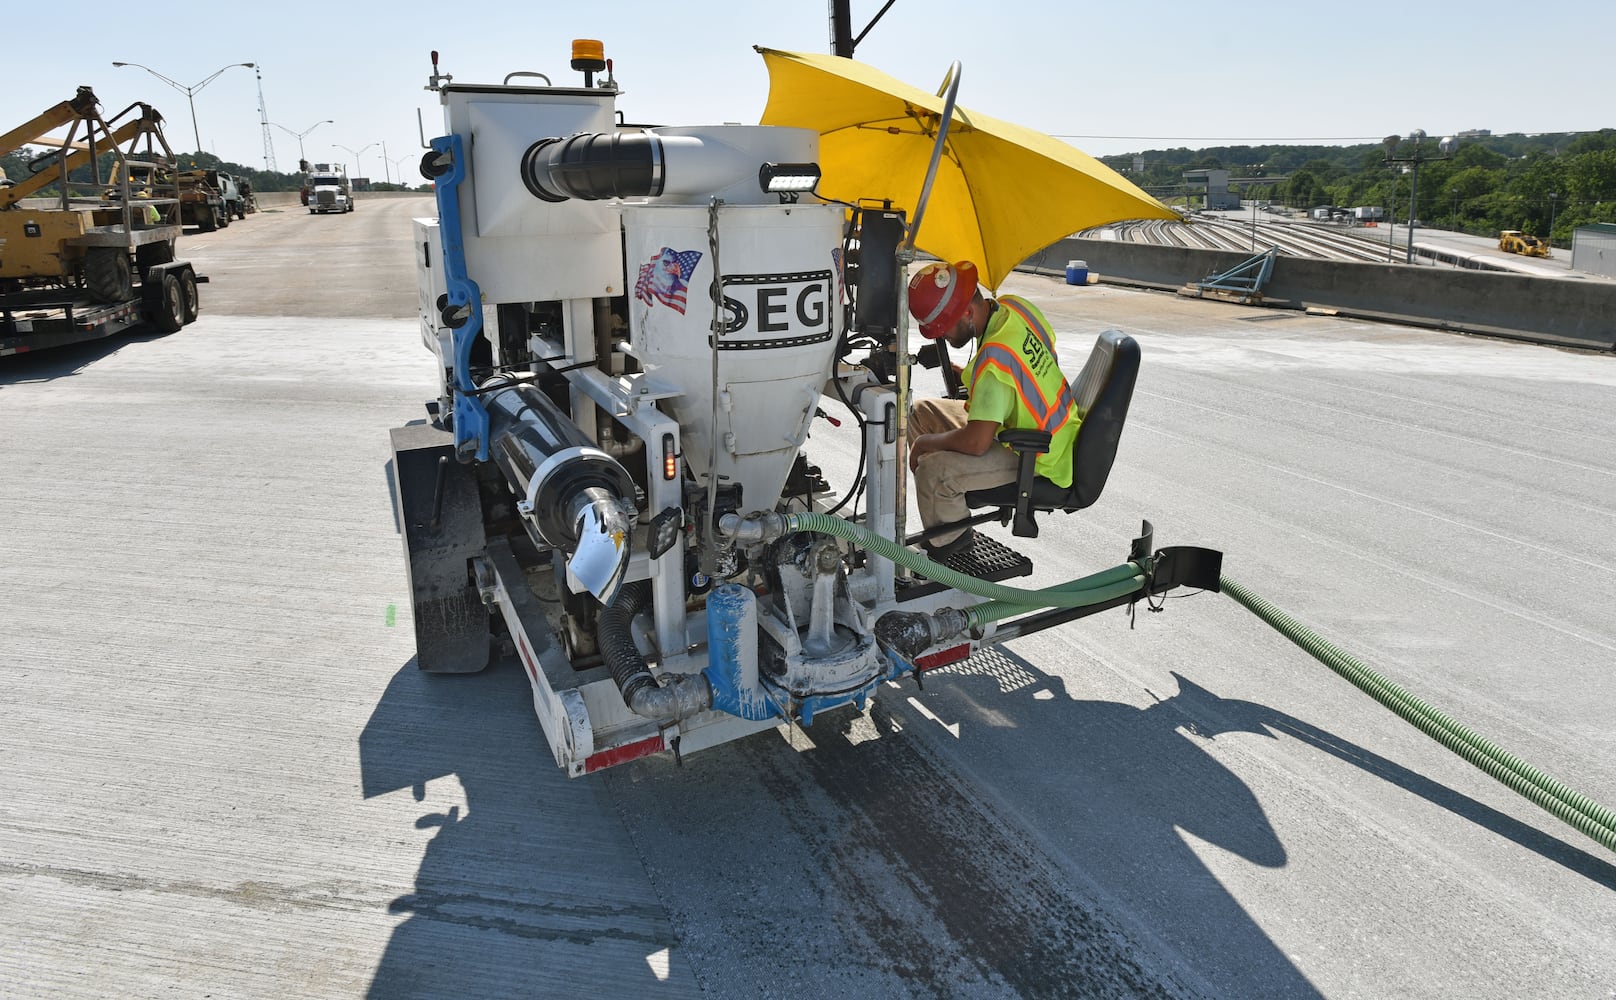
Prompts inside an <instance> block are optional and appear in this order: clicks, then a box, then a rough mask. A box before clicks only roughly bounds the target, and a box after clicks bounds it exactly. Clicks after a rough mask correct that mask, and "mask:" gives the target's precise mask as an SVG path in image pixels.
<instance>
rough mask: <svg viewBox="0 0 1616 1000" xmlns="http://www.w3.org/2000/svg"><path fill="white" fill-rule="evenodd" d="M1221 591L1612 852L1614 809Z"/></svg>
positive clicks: (1234, 587)
mask: <svg viewBox="0 0 1616 1000" xmlns="http://www.w3.org/2000/svg"><path fill="white" fill-rule="evenodd" d="M1221 585H1222V589H1223V592H1224V593H1225V594H1228V595H1229V596H1230V597H1232V598H1234V599H1235V600H1236V601H1238V602H1239V603H1240V604H1241V605H1242V606H1243V607H1245V608H1246V609H1247V610H1249V611H1250V612H1251V613H1252V614H1255V615H1256V616H1257V617H1258V618H1261V619H1262V620H1263V621H1265V622H1267V623H1268V624H1269V625H1271V626H1272V627H1273V628H1274V629H1275V630H1276V631H1278V632H1279V633H1280V634H1281V635H1283V636H1285V637H1286V638H1287V639H1289V640H1291V641H1292V642H1294V643H1295V644H1296V645H1298V646H1300V647H1301V648H1302V649H1304V650H1306V651H1307V652H1308V653H1310V654H1311V655H1312V656H1313V657H1314V658H1315V659H1317V660H1318V661H1319V662H1321V663H1323V664H1324V665H1325V666H1327V667H1329V668H1330V669H1331V670H1334V671H1335V672H1336V673H1338V674H1340V675H1341V676H1342V677H1344V678H1346V679H1347V680H1348V681H1350V682H1351V683H1352V684H1353V685H1354V686H1355V687H1357V688H1358V689H1359V690H1361V691H1363V692H1364V693H1366V694H1368V695H1369V696H1370V697H1372V698H1374V699H1375V700H1376V701H1378V702H1380V703H1381V704H1382V705H1384V706H1386V707H1387V708H1389V709H1391V710H1392V711H1393V712H1396V713H1397V714H1398V715H1399V716H1400V717H1401V718H1402V719H1403V720H1404V721H1406V722H1408V723H1410V724H1411V725H1413V726H1414V727H1415V728H1417V729H1419V730H1420V731H1421V732H1423V733H1425V734H1426V735H1427V736H1429V737H1431V738H1432V739H1434V740H1436V741H1437V742H1438V743H1441V744H1442V745H1443V746H1445V747H1447V748H1448V749H1449V750H1451V751H1453V752H1454V753H1456V754H1458V755H1459V756H1460V757H1463V758H1464V759H1465V760H1467V761H1469V762H1470V763H1471V764H1473V765H1475V766H1476V767H1477V768H1480V769H1481V770H1482V771H1484V772H1486V773H1487V774H1489V775H1491V776H1492V777H1494V778H1495V779H1497V780H1498V781H1499V782H1501V783H1503V784H1504V785H1506V786H1508V787H1509V788H1510V789H1512V790H1513V791H1515V792H1516V793H1518V794H1519V795H1521V796H1523V797H1524V798H1526V799H1527V800H1528V801H1530V802H1532V803H1533V804H1535V805H1537V806H1538V807H1540V808H1542V809H1543V810H1545V811H1546V812H1548V813H1550V814H1551V815H1553V816H1555V817H1556V818H1558V819H1560V820H1562V821H1564V822H1565V823H1568V824H1569V825H1571V826H1573V827H1575V828H1576V829H1577V830H1578V831H1580V832H1582V833H1583V834H1585V835H1587V836H1588V837H1591V838H1592V839H1594V840H1596V841H1598V842H1599V843H1600V844H1602V845H1604V846H1605V847H1607V848H1609V849H1610V850H1612V851H1616V812H1612V811H1611V810H1610V809H1608V808H1606V807H1604V806H1602V805H1600V804H1598V803H1597V802H1594V801H1593V800H1592V799H1589V798H1588V797H1587V796H1584V795H1581V794H1579V793H1577V792H1574V791H1572V790H1571V789H1569V788H1567V787H1566V786H1565V785H1563V784H1561V783H1560V782H1558V781H1556V780H1554V779H1553V778H1551V777H1549V776H1548V775H1546V774H1544V773H1543V772H1542V771H1540V770H1538V769H1537V768H1535V767H1533V766H1532V765H1530V764H1528V763H1526V762H1525V761H1523V760H1521V759H1520V758H1519V757H1517V756H1515V755H1514V754H1512V753H1510V752H1509V751H1507V750H1505V749H1503V748H1502V747H1500V746H1498V745H1497V744H1495V743H1493V742H1491V741H1490V740H1488V739H1486V738H1485V737H1483V736H1481V735H1480V734H1478V733H1476V732H1475V731H1473V730H1471V729H1470V728H1469V727H1467V726H1465V725H1463V724H1461V723H1459V722H1457V721H1455V720H1454V719H1452V718H1450V717H1449V716H1447V715H1445V714H1443V713H1442V712H1440V711H1438V710H1437V709H1435V708H1433V707H1432V706H1430V705H1428V704H1427V703H1425V702H1424V701H1421V700H1420V699H1419V698H1417V697H1415V696H1414V695H1413V694H1411V693H1409V692H1408V691H1407V690H1405V689H1403V688H1401V687H1399V686H1398V685H1396V684H1394V683H1392V682H1391V681H1389V680H1387V679H1386V678H1385V677H1382V676H1381V675H1380V674H1378V673H1376V672H1375V671H1374V670H1371V669H1370V668H1369V667H1367V666H1365V665H1364V664H1363V663H1362V662H1360V661H1358V660H1356V659H1354V658H1353V657H1351V656H1349V655H1347V654H1346V653H1345V652H1343V651H1342V650H1340V649H1339V648H1338V647H1336V646H1335V645H1334V644H1332V643H1330V642H1329V641H1328V640H1326V639H1324V638H1323V637H1321V636H1320V635H1319V634H1318V633H1316V632H1314V631H1313V630H1312V629H1310V628H1308V627H1307V626H1305V625H1303V624H1301V623H1300V622H1298V621H1297V620H1296V619H1294V618H1292V617H1291V616H1290V615H1288V614H1286V613H1285V612H1284V611H1281V610H1280V609H1278V608H1277V607H1275V606H1274V605H1272V604H1270V603H1269V602H1267V601H1265V600H1263V599H1262V598H1261V597H1258V596H1257V595H1256V594H1253V593H1252V592H1251V591H1249V590H1247V589H1246V588H1245V587H1243V586H1241V585H1240V584H1239V583H1237V582H1235V581H1234V580H1231V579H1229V578H1228V577H1226V576H1225V577H1223V578H1222V580H1221Z"/></svg>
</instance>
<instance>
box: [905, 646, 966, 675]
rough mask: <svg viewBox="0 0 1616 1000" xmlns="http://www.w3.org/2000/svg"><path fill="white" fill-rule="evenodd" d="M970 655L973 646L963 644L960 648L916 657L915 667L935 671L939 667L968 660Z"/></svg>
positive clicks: (954, 647) (941, 650)
mask: <svg viewBox="0 0 1616 1000" xmlns="http://www.w3.org/2000/svg"><path fill="white" fill-rule="evenodd" d="M970 655H971V644H970V643H968V642H962V643H960V644H959V645H958V646H950V647H948V648H947V649H939V650H938V651H937V652H935V653H927V654H926V655H925V656H918V657H916V658H915V666H916V667H918V668H919V669H921V670H935V669H936V668H938V667H943V666H947V665H948V664H950V663H958V662H959V661H961V660H964V659H968V658H969V657H970Z"/></svg>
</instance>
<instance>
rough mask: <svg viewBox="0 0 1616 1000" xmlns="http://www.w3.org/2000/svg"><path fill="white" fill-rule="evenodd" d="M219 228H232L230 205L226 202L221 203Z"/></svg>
mask: <svg viewBox="0 0 1616 1000" xmlns="http://www.w3.org/2000/svg"><path fill="white" fill-rule="evenodd" d="M219 228H220V229H229V228H230V206H229V205H226V204H225V203H224V202H220V203H219Z"/></svg>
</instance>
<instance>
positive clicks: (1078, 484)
mask: <svg viewBox="0 0 1616 1000" xmlns="http://www.w3.org/2000/svg"><path fill="white" fill-rule="evenodd" d="M1138 378H1139V342H1138V341H1136V340H1134V339H1133V338H1132V337H1130V336H1128V335H1127V334H1125V333H1123V332H1122V331H1121V330H1107V331H1105V332H1104V333H1102V334H1100V337H1099V339H1098V340H1096V341H1095V342H1094V350H1093V351H1090V352H1089V359H1088V361H1087V363H1085V364H1084V365H1083V373H1082V374H1081V375H1079V376H1078V377H1077V381H1076V383H1074V384H1073V386H1072V392H1073V395H1074V396H1076V397H1077V412H1078V415H1079V416H1081V417H1082V418H1083V423H1082V424H1081V425H1080V426H1079V427H1078V429H1077V440H1076V441H1074V442H1073V443H1072V485H1071V486H1070V487H1065V488H1063V487H1060V486H1056V485H1055V484H1054V483H1052V482H1050V481H1049V480H1048V479H1045V478H1044V477H1042V476H1039V475H1036V474H1035V473H1034V467H1035V466H1036V464H1037V461H1038V456H1039V455H1042V454H1044V453H1045V452H1047V451H1049V440H1050V435H1049V434H1048V433H1047V432H1045V431H1017V430H1002V431H1000V432H999V435H998V440H999V443H1001V444H1003V445H1006V446H1008V447H1009V448H1010V449H1011V450H1012V451H1014V452H1015V453H1016V454H1017V455H1019V456H1020V459H1021V461H1020V465H1019V466H1018V467H1017V472H1016V481H1015V482H1013V483H1006V484H1004V485H1003V486H995V487H993V488H992V489H986V490H971V491H970V492H968V493H966V494H965V502H966V504H967V505H969V506H971V507H997V508H999V511H998V513H999V519H1000V521H1001V523H1002V522H1003V521H1005V520H1013V527H1012V528H1011V531H1012V532H1013V533H1014V534H1016V535H1018V536H1021V537H1023V538H1036V537H1037V536H1038V523H1037V521H1036V520H1035V519H1034V512H1035V511H1053V510H1064V511H1066V512H1067V513H1070V512H1072V511H1074V510H1082V509H1083V508H1084V507H1087V506H1089V505H1090V504H1092V503H1094V501H1096V500H1098V499H1100V492H1101V491H1102V490H1104V489H1105V481H1106V478H1107V477H1108V476H1110V475H1111V463H1112V461H1113V460H1114V459H1115V458H1116V457H1117V443H1118V442H1119V441H1120V440H1121V439H1122V424H1123V422H1124V421H1126V420H1127V419H1128V404H1129V403H1131V402H1132V401H1133V386H1134V382H1135V381H1136V380H1137V379H1138ZM988 519H990V518H980V517H978V518H972V519H971V523H977V522H978V521H980V520H988Z"/></svg>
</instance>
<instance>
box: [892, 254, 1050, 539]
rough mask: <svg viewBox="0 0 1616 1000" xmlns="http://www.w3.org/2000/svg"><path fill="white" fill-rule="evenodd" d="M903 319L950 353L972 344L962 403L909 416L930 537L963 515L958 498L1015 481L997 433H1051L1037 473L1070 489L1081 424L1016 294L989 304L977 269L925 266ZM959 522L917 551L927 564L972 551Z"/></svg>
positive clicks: (1011, 458) (1026, 305)
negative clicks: (911, 320) (915, 324)
mask: <svg viewBox="0 0 1616 1000" xmlns="http://www.w3.org/2000/svg"><path fill="white" fill-rule="evenodd" d="M909 312H910V315H912V316H914V318H915V319H916V320H917V321H918V322H919V324H920V335H921V336H923V337H925V338H926V339H928V340H939V339H941V340H943V341H944V342H946V343H947V344H948V345H949V346H950V347H964V346H965V345H967V344H971V343H973V342H974V343H975V347H976V350H975V353H974V354H973V355H972V356H971V359H970V361H969V362H968V363H967V364H966V365H965V367H964V368H963V369H961V371H960V375H961V378H962V380H963V383H964V388H965V390H966V392H967V396H966V398H965V399H963V400H959V399H922V400H918V401H917V402H916V403H915V404H914V407H913V409H912V410H911V411H910V415H909V434H908V438H909V468H910V469H911V470H912V471H913V472H914V474H915V500H916V502H917V503H918V504H919V506H920V520H921V523H922V524H923V525H924V526H925V527H926V528H927V529H928V530H929V529H931V528H934V527H937V526H939V525H947V524H954V523H956V522H963V521H965V520H966V519H967V518H969V517H970V508H969V507H968V506H967V505H966V502H965V494H966V493H967V492H970V491H972V490H983V489H991V488H993V487H995V486H1002V485H1004V484H1006V483H1009V482H1013V481H1014V480H1015V478H1016V465H1017V462H1018V458H1017V456H1016V453H1015V452H1013V451H1011V450H1010V449H1009V448H1007V447H1005V446H1004V445H1002V444H1000V443H998V441H997V440H996V438H997V435H998V433H999V431H1000V430H1001V429H1009V430H1038V431H1045V432H1048V433H1049V434H1051V435H1052V438H1051V440H1050V444H1049V451H1047V452H1045V453H1044V454H1042V455H1039V456H1038V462H1037V474H1038V475H1039V476H1042V477H1044V478H1046V479H1049V480H1050V481H1052V482H1054V483H1055V484H1056V485H1058V486H1063V487H1065V486H1070V485H1071V483H1072V442H1073V441H1074V440H1075V439H1076V438H1077V427H1078V424H1079V422H1080V419H1081V418H1080V417H1079V416H1078V414H1077V412H1076V409H1075V403H1076V399H1075V397H1074V396H1073V394H1072V390H1071V387H1070V386H1068V385H1067V384H1066V378H1065V376H1063V375H1062V374H1061V370H1060V364H1059V361H1058V359H1057V358H1056V355H1055V335H1054V331H1053V330H1052V329H1051V328H1050V325H1049V321H1048V320H1047V319H1045V318H1044V314H1043V313H1042V312H1040V311H1039V310H1038V307H1037V306H1035V305H1033V304H1032V303H1031V302H1028V301H1027V300H1026V299H1024V298H1021V297H1020V296H1016V295H1002V296H999V297H998V298H991V297H988V296H985V295H983V294H982V290H981V288H979V287H978V285H977V272H976V265H975V264H973V263H971V262H970V261H968V260H962V261H959V262H957V263H954V264H942V263H936V264H927V265H926V266H925V267H923V268H921V269H920V271H919V272H918V273H917V274H916V275H915V276H914V277H913V278H911V279H910V281H909ZM974 535H975V532H974V530H973V529H972V528H971V527H970V526H969V525H965V526H963V527H961V528H960V529H959V530H957V531H947V532H942V533H939V534H938V535H937V536H936V537H934V538H932V539H931V540H930V541H928V542H926V543H925V544H924V548H925V551H926V554H927V555H929V556H930V557H932V558H933V559H938V560H942V559H947V558H948V557H950V556H952V555H955V554H956V553H959V552H962V551H964V550H965V549H967V548H969V547H970V545H971V541H972V538H973V536H974Z"/></svg>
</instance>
